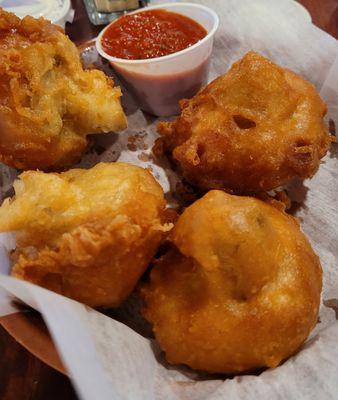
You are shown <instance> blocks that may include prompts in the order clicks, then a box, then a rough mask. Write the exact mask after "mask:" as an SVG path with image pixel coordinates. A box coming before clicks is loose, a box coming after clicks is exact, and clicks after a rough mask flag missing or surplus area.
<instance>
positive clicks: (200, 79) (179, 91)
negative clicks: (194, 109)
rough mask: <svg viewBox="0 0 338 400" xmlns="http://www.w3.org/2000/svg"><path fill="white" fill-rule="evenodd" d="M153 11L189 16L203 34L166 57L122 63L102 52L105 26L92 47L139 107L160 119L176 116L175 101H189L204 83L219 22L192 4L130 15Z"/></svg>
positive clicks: (176, 106)
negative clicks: (187, 99)
mask: <svg viewBox="0 0 338 400" xmlns="http://www.w3.org/2000/svg"><path fill="white" fill-rule="evenodd" d="M154 9H164V10H168V11H172V12H176V13H178V14H182V15H184V16H186V17H189V18H191V19H193V20H195V21H196V22H198V23H199V24H200V25H202V26H203V27H204V28H205V30H206V31H207V35H206V36H205V37H204V38H203V39H201V40H200V41H199V42H197V43H195V44H194V45H192V46H190V47H188V48H186V49H184V50H181V51H178V52H176V53H173V54H169V55H167V56H163V57H157V58H150V59H145V60H126V59H122V58H116V57H112V56H110V55H109V54H107V53H106V52H105V51H104V50H103V48H102V45H101V39H102V36H103V35H104V33H105V31H106V29H108V28H109V26H110V25H108V26H107V27H106V28H105V29H104V30H103V31H102V32H101V33H100V35H99V36H98V38H97V40H96V48H97V51H98V52H99V54H100V55H101V56H102V57H104V58H105V59H107V60H108V61H109V62H110V64H111V65H112V66H113V68H114V69H115V71H116V72H117V74H118V75H119V76H120V77H121V78H122V81H123V82H124V83H125V84H126V86H127V88H128V89H129V90H130V91H131V93H132V94H133V95H134V97H135V99H136V101H137V102H138V104H139V107H140V108H141V109H142V110H144V111H147V112H149V113H151V114H153V115H156V116H162V117H164V116H171V115H175V114H178V113H179V111H180V110H179V104H178V102H179V100H181V99H183V98H191V97H192V96H194V95H195V94H196V93H197V92H198V90H199V89H200V88H201V87H202V86H204V85H205V84H206V83H207V77H208V72H209V64H210V56H211V52H212V47H213V39H214V35H215V33H216V30H217V28H218V23H219V20H218V16H217V14H216V13H215V12H214V11H213V10H211V9H210V8H208V7H205V6H202V5H199V4H193V3H166V4H160V5H157V6H152V7H146V8H144V9H143V10H138V11H135V12H132V13H131V14H135V13H140V12H143V11H148V10H154ZM114 22H115V21H114ZM114 22H112V24H114Z"/></svg>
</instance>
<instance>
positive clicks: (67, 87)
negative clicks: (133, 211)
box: [0, 8, 126, 170]
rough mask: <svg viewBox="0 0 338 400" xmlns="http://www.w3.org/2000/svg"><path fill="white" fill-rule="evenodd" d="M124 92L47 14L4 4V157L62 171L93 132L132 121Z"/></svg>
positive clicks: (0, 91) (0, 122) (0, 106)
mask: <svg viewBox="0 0 338 400" xmlns="http://www.w3.org/2000/svg"><path fill="white" fill-rule="evenodd" d="M120 97H121V91H120V88H119V87H115V88H114V87H113V82H112V80H110V79H109V78H108V77H107V76H105V75H104V74H103V72H101V71H97V70H94V69H92V70H88V71H84V70H83V68H82V65H81V62H80V57H79V54H78V51H77V49H76V47H75V45H74V44H73V43H72V42H71V41H70V40H69V39H68V37H67V36H65V35H64V33H63V31H62V29H61V28H59V27H57V26H56V25H53V24H51V23H50V22H48V21H46V20H44V19H43V18H40V19H34V18H32V17H26V18H24V19H23V20H20V19H19V18H18V17H16V16H15V15H14V14H11V13H7V12H5V11H3V10H2V9H1V8H0V161H1V162H3V163H5V164H7V165H9V166H11V167H15V168H19V169H36V168H39V169H43V170H50V169H57V168H60V167H64V166H67V165H71V164H72V163H74V162H75V161H77V160H78V159H79V158H80V156H81V155H82V154H83V152H84V151H85V149H86V147H87V145H88V139H87V135H88V134H92V133H102V132H110V131H119V130H121V129H124V128H125V127H126V117H125V115H124V113H123V110H122V108H121V104H120Z"/></svg>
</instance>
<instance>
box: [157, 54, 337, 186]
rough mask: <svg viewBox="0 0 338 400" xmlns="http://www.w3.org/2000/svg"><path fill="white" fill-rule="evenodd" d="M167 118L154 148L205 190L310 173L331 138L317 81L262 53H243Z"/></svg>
mask: <svg viewBox="0 0 338 400" xmlns="http://www.w3.org/2000/svg"><path fill="white" fill-rule="evenodd" d="M181 108H182V113H181V115H180V116H179V117H178V118H177V119H176V120H175V121H174V122H162V123H159V125H158V132H159V133H160V134H161V135H162V138H160V139H159V141H158V142H157V146H156V148H155V151H157V152H159V151H160V150H162V151H163V150H164V152H167V153H169V154H171V156H172V158H173V159H174V160H175V161H176V163H177V164H178V165H179V167H180V169H181V170H182V173H183V175H184V177H185V178H186V179H187V180H188V181H190V183H192V184H193V185H196V186H198V187H199V188H201V189H203V190H207V189H225V190H227V191H229V192H230V193H243V194H248V193H253V192H260V191H268V190H271V189H273V188H276V187H278V186H280V185H283V184H285V183H287V182H288V181H289V180H290V179H292V178H293V177H295V176H299V177H301V178H309V177H311V176H312V175H313V174H314V173H315V172H316V170H317V169H318V166H319V163H320V159H321V158H322V157H323V156H324V155H325V153H326V152H327V150H328V147H329V143H330V136H329V135H328V133H327V130H326V127H325V125H324V122H323V116H324V115H325V113H326V106H325V104H324V102H323V101H322V100H321V98H320V97H319V95H318V93H317V92H316V89H315V88H314V86H313V85H312V84H311V83H309V82H307V81H306V80H305V79H303V78H301V77H300V76H298V75H296V74H295V73H293V72H291V71H289V70H287V69H284V68H281V67H279V66H277V65H276V64H274V63H272V62H271V61H269V60H267V59H266V58H264V57H262V56H260V55H259V54H257V53H254V52H250V53H248V54H246V55H245V56H244V57H243V58H242V59H241V60H239V61H237V62H236V63H235V64H234V65H233V66H232V67H231V69H230V70H229V71H228V73H227V74H225V75H224V76H220V77H219V78H217V79H216V80H214V81H213V82H212V83H210V84H209V85H208V86H207V87H205V88H204V89H203V90H202V91H200V92H199V93H198V94H197V95H196V96H195V97H193V98H192V99H191V100H183V101H182V102H181Z"/></svg>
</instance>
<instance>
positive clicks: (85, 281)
mask: <svg viewBox="0 0 338 400" xmlns="http://www.w3.org/2000/svg"><path fill="white" fill-rule="evenodd" d="M14 187H15V192H16V196H15V198H14V199H13V200H10V199H7V200H5V202H4V203H3V205H2V206H1V208H0V231H1V232H4V231H16V232H17V247H16V250H15V253H14V267H13V269H12V275H13V276H15V277H17V278H20V279H24V280H28V281H30V282H33V283H35V284H38V285H41V286H44V287H46V288H48V289H50V290H54V291H55V292H58V293H61V294H63V295H65V296H68V297H71V298H73V299H75V300H78V301H81V302H83V303H85V304H88V305H90V306H93V307H101V306H102V307H110V306H112V307H115V306H118V305H119V304H120V303H121V302H122V301H123V300H124V299H125V298H126V297H127V296H128V295H129V293H130V292H131V291H132V290H133V288H134V286H135V284H136V283H137V281H138V279H139V277H140V276H141V274H142V273H143V272H144V271H145V269H146V268H147V266H148V264H149V261H150V260H151V258H152V257H153V256H154V253H155V252H156V250H157V247H158V245H159V243H160V241H161V239H162V237H163V234H164V232H165V231H166V230H168V229H169V228H170V226H169V225H168V224H166V219H165V218H166V214H165V208H166V202H165V200H164V196H163V190H162V188H161V187H160V185H159V184H158V183H157V182H156V180H155V179H154V178H153V176H152V175H151V173H150V172H149V171H148V170H146V169H143V168H140V167H136V166H134V165H130V164H125V163H108V164H104V163H100V164H97V165H96V166H95V167H93V168H91V169H89V170H83V169H72V170H69V171H67V172H64V173H61V174H55V173H44V172H38V171H37V172H35V171H27V172H24V173H23V174H21V175H20V180H17V181H16V182H15V184H14Z"/></svg>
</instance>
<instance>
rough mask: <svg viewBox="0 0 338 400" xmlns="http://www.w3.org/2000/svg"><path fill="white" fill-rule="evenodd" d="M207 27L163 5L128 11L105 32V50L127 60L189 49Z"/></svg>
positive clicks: (202, 35)
mask: <svg viewBox="0 0 338 400" xmlns="http://www.w3.org/2000/svg"><path fill="white" fill-rule="evenodd" d="M206 35H207V31H206V30H205V29H204V28H203V26H201V25H200V24H199V23H197V22H196V21H194V20H192V19H191V18H188V17H186V16H184V15H181V14H178V13H175V12H171V11H166V10H162V9H156V10H150V11H143V12H139V13H136V14H130V15H125V16H123V17H121V18H119V19H118V20H117V21H116V22H114V23H113V24H111V25H110V27H109V28H108V29H107V30H106V32H105V33H104V34H103V37H102V39H101V43H102V47H103V50H104V51H105V52H106V53H107V54H109V55H110V56H113V57H117V58H124V59H127V60H143V59H148V58H155V57H162V56H166V55H168V54H172V53H176V52H177V51H180V50H183V49H186V48H187V47H190V46H192V45H193V44H195V43H197V42H198V41H199V40H201V39H203V38H204V37H205V36H206Z"/></svg>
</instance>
